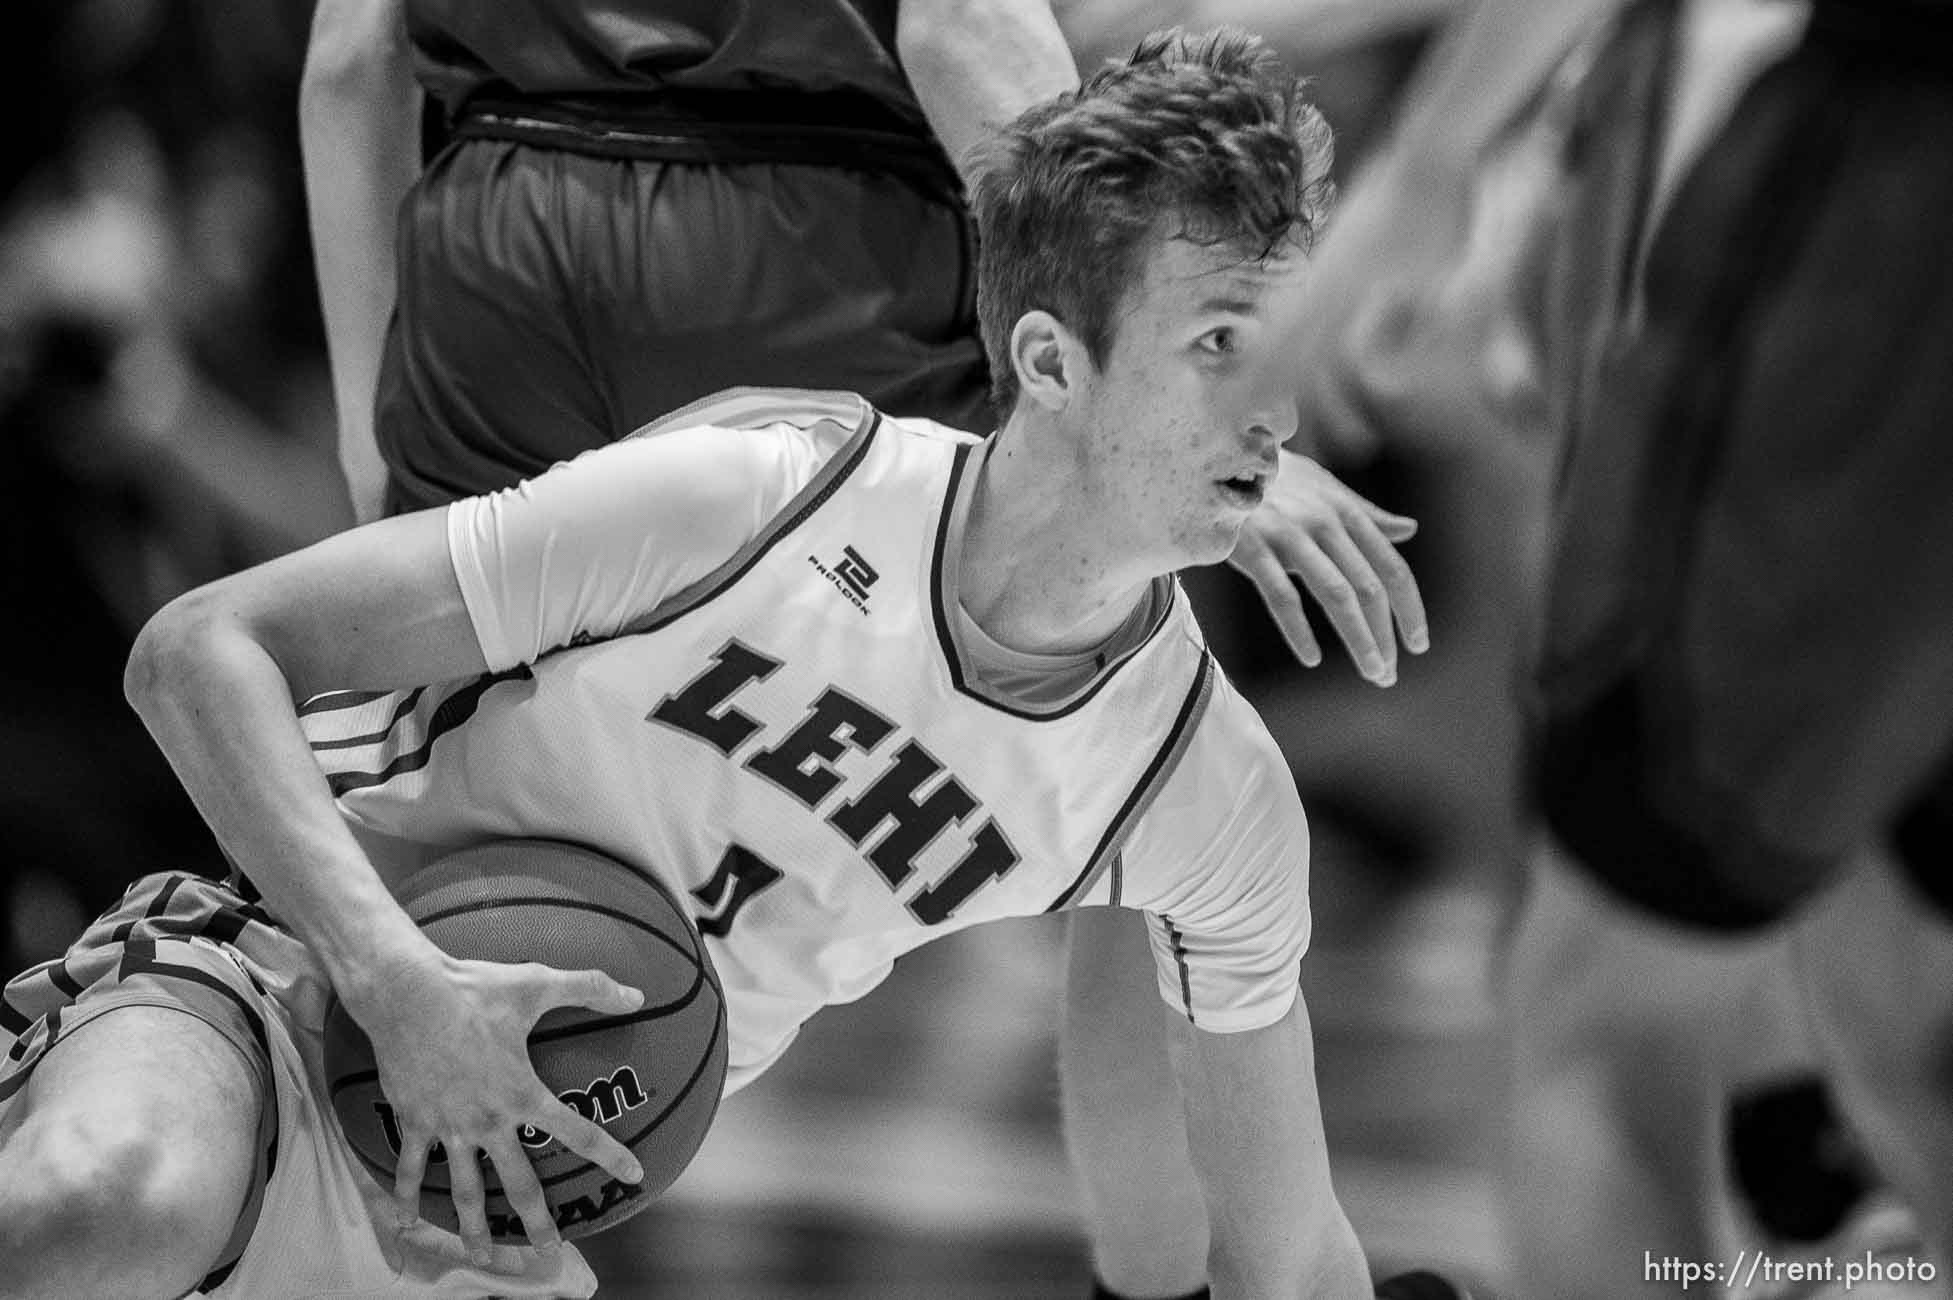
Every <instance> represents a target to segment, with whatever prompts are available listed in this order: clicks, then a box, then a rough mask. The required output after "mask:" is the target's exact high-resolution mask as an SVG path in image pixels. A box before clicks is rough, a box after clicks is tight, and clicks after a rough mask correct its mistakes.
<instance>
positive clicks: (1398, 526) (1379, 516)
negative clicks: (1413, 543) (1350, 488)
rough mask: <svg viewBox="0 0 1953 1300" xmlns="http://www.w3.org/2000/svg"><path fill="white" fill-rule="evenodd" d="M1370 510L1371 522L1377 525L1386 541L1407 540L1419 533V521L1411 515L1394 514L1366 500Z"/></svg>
mask: <svg viewBox="0 0 1953 1300" xmlns="http://www.w3.org/2000/svg"><path fill="white" fill-rule="evenodd" d="M1364 504H1365V505H1366V506H1368V507H1369V510H1370V522H1371V523H1374V524H1375V525H1376V526H1377V531H1378V532H1380V533H1382V534H1383V539H1384V540H1385V541H1386V542H1406V541H1409V540H1410V539H1411V538H1412V537H1415V536H1416V535H1417V521H1416V520H1415V519H1413V518H1411V517H1410V516H1409V515H1399V514H1392V513H1391V512H1390V511H1388V510H1385V509H1384V508H1383V507H1382V506H1379V505H1373V504H1371V503H1370V502H1367V501H1366V502H1364Z"/></svg>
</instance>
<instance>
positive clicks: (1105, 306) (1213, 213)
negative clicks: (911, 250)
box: [973, 28, 1334, 418]
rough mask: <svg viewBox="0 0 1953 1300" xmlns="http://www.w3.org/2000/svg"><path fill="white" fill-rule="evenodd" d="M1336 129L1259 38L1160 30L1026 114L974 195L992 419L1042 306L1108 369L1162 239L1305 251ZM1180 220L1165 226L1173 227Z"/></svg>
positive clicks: (994, 143) (988, 155)
mask: <svg viewBox="0 0 1953 1300" xmlns="http://www.w3.org/2000/svg"><path fill="white" fill-rule="evenodd" d="M1332 156H1333V146H1332V143H1331V134H1330V130H1329V125H1328V123H1326V122H1325V121H1323V118H1322V114H1320V113H1319V112H1317V111H1316V109H1315V108H1314V107H1313V106H1312V105H1311V104H1309V103H1308V102H1307V100H1306V99H1305V98H1304V83H1303V82H1302V81H1300V80H1299V79H1297V78H1296V77H1294V76H1292V75H1291V74H1290V73H1289V72H1288V70H1287V69H1286V67H1285V66H1284V65H1283V63H1282V60H1281V57H1280V56H1279V55H1277V54H1276V53H1275V52H1274V51H1273V50H1271V49H1270V48H1269V47H1268V46H1267V45H1266V44H1265V43H1264V42H1263V41H1262V40H1261V39H1260V38H1259V37H1257V36H1253V35H1251V34H1249V33H1246V32H1242V31H1237V30H1233V29H1229V28H1220V29H1217V30H1214V31H1211V32H1202V33H1188V32H1185V31H1182V30H1181V29H1179V28H1172V29H1169V30H1166V31H1160V32H1155V33H1153V34H1151V35H1149V36H1147V37H1146V38H1145V39H1144V40H1142V41H1140V42H1139V44H1138V46H1137V47H1136V48H1135V49H1134V50H1133V52H1132V54H1131V55H1130V56H1129V57H1128V58H1127V59H1126V60H1125V61H1124V62H1112V63H1108V64H1107V65H1106V66H1105V67H1104V68H1102V69H1100V70H1099V71H1098V72H1096V73H1094V74H1093V75H1092V76H1091V77H1090V78H1088V79H1087V80H1086V81H1085V83H1084V84H1083V85H1081V86H1080V87H1079V88H1078V89H1077V90H1075V91H1070V92H1067V93H1066V94H1063V95H1060V96H1058V97H1057V98H1055V99H1052V100H1048V101H1046V102H1045V103H1042V104H1039V105H1036V106H1034V107H1032V108H1030V109H1027V110H1026V111H1025V112H1024V113H1023V114H1022V115H1020V116H1019V117H1018V118H1017V120H1016V121H1014V122H1012V123H1011V124H1010V125H1008V126H1006V127H1005V128H1003V130H1002V131H1001V132H1000V133H999V134H998V135H997V136H996V137H995V138H994V139H993V140H991V141H990V142H989V144H988V145H987V146H986V149H985V151H984V153H983V155H982V157H981V158H980V162H979V166H980V172H979V175H980V179H979V180H978V182H977V185H976V190H975V193H974V195H973V206H974V208H975V210H976V220H977V232H978V239H979V241H980V243H979V253H978V258H977V317H978V321H979V323H980V324H981V327H982V330H983V346H984V351H985V352H986V353H987V354H988V356H989V359H990V371H991V398H992V401H993V402H994V404H995V406H996V409H997V413H998V416H999V418H1007V417H1008V416H1009V414H1010V411H1011V409H1012V408H1013V407H1014V406H1015V405H1016V402H1017V396H1018V382H1017V374H1016V371H1015V370H1014V368H1013V367H1012V366H1011V364H1010V335H1011V331H1012V330H1013V329H1014V328H1015V327H1016V325H1017V322H1018V320H1019V319H1021V318H1022V317H1023V315H1024V314H1025V313H1026V312H1029V311H1033V310H1039V309H1042V310H1044V311H1048V312H1050V313H1051V314H1052V315H1053V316H1055V317H1057V318H1058V319H1059V320H1061V321H1063V322H1064V323H1065V325H1066V326H1067V328H1069V329H1071V330H1072V331H1073V332H1074V333H1076V334H1077V335H1078V336H1079V338H1080V339H1081V340H1082V341H1083V342H1084V344H1085V348H1086V351H1087V353H1088V355H1090V357H1091V358H1092V362H1093V364H1094V365H1099V366H1103V365H1104V364H1105V359H1106V356H1107V353H1108V352H1109V350H1110V348H1111V345H1112V340H1113V334H1114V325H1115V321H1116V319H1117V315H1118V312H1119V309H1120V306H1121V304H1122V303H1123V301H1124V299H1125V297H1126V294H1127V293H1128V292H1129V291H1130V290H1131V289H1132V288H1133V287H1134V285H1135V284H1136V282H1137V280H1138V277H1139V275H1140V274H1141V259H1142V255H1143V252H1144V251H1145V250H1146V249H1147V248H1149V247H1151V241H1152V240H1153V239H1154V238H1155V237H1156V232H1157V237H1159V238H1184V239H1191V240H1194V241H1197V242H1199V243H1203V244H1210V245H1215V244H1220V245H1231V246H1237V247H1239V248H1240V249H1241V253H1242V259H1243V260H1244V261H1260V260H1264V259H1266V258H1267V257H1269V256H1270V255H1271V254H1273V253H1275V252H1277V251H1278V250H1279V249H1280V247H1281V246H1282V245H1283V244H1285V243H1289V242H1296V243H1299V244H1300V246H1301V247H1302V248H1303V249H1304V250H1306V249H1307V248H1308V247H1309V245H1310V244H1311V243H1312V242H1313V240H1314V238H1315V236H1316V234H1317V232H1318V231H1319V229H1320V227H1321V223H1322V221H1323V220H1324V218H1325V217H1326V215H1327V212H1328V208H1329V204H1330V202H1331V200H1332V198H1333V197H1334V186H1333V183H1332V182H1331V180H1330V179H1329V166H1330V161H1331V159H1332ZM1166 223H1171V224H1166Z"/></svg>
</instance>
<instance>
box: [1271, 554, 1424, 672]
mask: <svg viewBox="0 0 1953 1300" xmlns="http://www.w3.org/2000/svg"><path fill="white" fill-rule="evenodd" d="M1338 544H1339V545H1338ZM1332 545H1335V546H1336V549H1334V550H1332V549H1330V548H1331V546H1332ZM1289 560H1290V562H1289V568H1290V569H1291V570H1293V571H1294V573H1295V575H1296V576H1297V577H1299V578H1300V579H1301V580H1302V582H1303V585H1305V586H1307V587H1308V589H1309V594H1311V595H1312V596H1314V597H1315V598H1316V603H1317V604H1319V605H1321V606H1322V612H1323V613H1324V614H1325V615H1326V616H1328V619H1329V625H1330V626H1331V627H1333V628H1335V629H1336V635H1337V636H1338V637H1340V638H1341V639H1342V642H1343V645H1344V646H1345V647H1347V648H1348V650H1349V657H1350V659H1351V661H1352V662H1354V663H1355V664H1356V670H1357V671H1358V672H1360V673H1362V674H1363V676H1364V678H1365V679H1367V680H1369V681H1372V682H1375V683H1376V684H1377V685H1379V686H1388V685H1390V684H1391V683H1392V682H1393V681H1395V680H1396V675H1397V663H1396V656H1395V655H1394V654H1392V653H1390V652H1389V650H1388V649H1386V647H1389V646H1390V644H1391V643H1390V639H1389V638H1390V615H1389V612H1388V610H1387V609H1386V610H1384V611H1383V612H1382V613H1381V615H1380V616H1373V615H1372V613H1371V611H1370V608H1369V606H1370V605H1373V604H1375V603H1376V602H1377V601H1378V600H1380V599H1382V594H1383V585H1382V583H1380V582H1378V581H1377V577H1376V574H1375V573H1374V572H1372V571H1371V569H1370V566H1369V564H1368V563H1367V562H1365V561H1364V560H1363V557H1362V555H1361V554H1360V553H1358V552H1357V550H1356V548H1355V546H1354V545H1352V544H1351V543H1350V541H1349V538H1348V537H1347V536H1345V535H1343V534H1342V532H1341V531H1340V530H1337V529H1329V530H1327V531H1326V532H1325V533H1324V534H1323V536H1322V538H1320V539H1318V540H1312V541H1311V542H1310V543H1309V544H1307V545H1304V546H1298V547H1296V549H1295V552H1294V554H1293V555H1291V556H1290V557H1289ZM1379 627H1381V629H1382V635H1381V639H1380V638H1379V634H1378V628H1379Z"/></svg>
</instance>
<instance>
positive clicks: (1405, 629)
mask: <svg viewBox="0 0 1953 1300" xmlns="http://www.w3.org/2000/svg"><path fill="white" fill-rule="evenodd" d="M1349 533H1350V538H1351V540H1353V541H1354V542H1355V543H1356V548H1357V549H1358V550H1360V551H1361V552H1363V556H1364V558H1365V559H1367V560H1368V561H1369V562H1370V567H1371V568H1372V569H1373V570H1374V571H1375V572H1376V575H1377V579H1378V581H1380V582H1382V583H1383V589H1384V592H1385V593H1386V594H1387V595H1388V597H1389V600H1390V612H1391V614H1392V616H1394V617H1395V618H1396V620H1397V628H1398V631H1400V632H1401V633H1403V637H1404V646H1405V648H1406V649H1408V650H1409V651H1410V652H1411V653H1412V654H1420V655H1421V654H1423V653H1424V652H1425V651H1426V650H1429V649H1430V648H1431V625H1430V621H1429V619H1427V618H1426V616H1425V613H1424V593H1423V592H1422V591H1420V590H1419V589H1418V586H1417V575H1416V574H1415V573H1413V572H1411V566H1410V564H1409V563H1408V562H1407V561H1406V560H1405V559H1404V557H1403V556H1401V555H1399V554H1398V553H1397V548H1396V547H1395V546H1393V545H1392V544H1391V543H1392V542H1395V541H1399V540H1402V539H1400V538H1394V537H1391V536H1390V535H1389V534H1388V533H1386V532H1385V531H1384V530H1383V528H1382V527H1381V526H1380V525H1378V524H1376V523H1374V522H1373V521H1372V520H1371V519H1370V518H1369V517H1367V516H1365V515H1361V514H1359V515H1356V516H1354V517H1352V518H1351V519H1350V521H1349ZM1385 635H1388V633H1387V632H1386V634H1385Z"/></svg>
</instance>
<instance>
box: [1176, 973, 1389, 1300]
mask: <svg viewBox="0 0 1953 1300" xmlns="http://www.w3.org/2000/svg"><path fill="white" fill-rule="evenodd" d="M1169 1023H1170V1024H1173V1023H1174V1022H1171V1021H1169ZM1171 1035H1172V1039H1173V1044H1174V1052H1173V1055H1174V1060H1175V1064H1176V1066H1177V1067H1178V1069H1179V1073H1180V1080H1181V1087H1182V1090H1183V1091H1184V1092H1185V1093H1186V1099H1187V1136H1188V1142H1189V1146H1190V1148H1191V1151H1192V1154H1193V1159H1194V1166H1195V1168H1196V1169H1197V1170H1198V1171H1199V1173H1200V1178H1201V1184H1202V1186H1203V1187H1204V1188H1205V1189H1206V1193H1207V1204H1208V1217H1209V1221H1210V1223H1211V1234H1212V1245H1211V1248H1210V1251H1209V1256H1208V1276H1209V1278H1210V1279H1211V1285H1212V1287H1213V1292H1214V1295H1215V1297H1216V1300H1239V1298H1243V1297H1255V1298H1259V1297H1268V1298H1269V1300H1292V1298H1293V1297H1295V1296H1298V1295H1299V1296H1303V1297H1305V1298H1306V1300H1357V1298H1359V1297H1367V1296H1368V1295H1369V1294H1370V1280H1369V1278H1370V1275H1369V1268H1368V1266H1367V1265H1366V1264H1365V1262H1364V1259H1363V1250H1362V1247H1361V1246H1359V1245H1358V1244H1357V1240H1356V1234H1355V1232H1354V1231H1352V1230H1351V1228H1350V1226H1349V1220H1348V1219H1347V1218H1346V1217H1345V1216H1344V1214H1343V1208H1342V1206H1341V1204H1340V1203H1339V1202H1338V1201H1337V1200H1336V1194H1335V1191H1334V1189H1333V1188H1332V1187H1331V1185H1330V1181H1329V1156H1328V1149H1327V1145H1326V1143H1325V1141H1324V1139H1323V1133H1322V1114H1321V1110H1320V1107H1319V1105H1318V1102H1317V1097H1316V1084H1315V1057H1314V1052H1313V1050H1312V1048H1311V1046H1310V1042H1309V1022H1308V1016H1307V1013H1306V1011H1305V1010H1304V1008H1303V1006H1302V1003H1301V1002H1300V1000H1298V1001H1297V1002H1296V1004H1295V1008H1294V1009H1293V1010H1292V1011H1290V1013H1289V1014H1288V1016H1287V1017H1285V1018H1284V1019H1283V1020H1281V1021H1280V1022H1278V1023H1277V1024H1274V1025H1272V1026H1270V1027H1268V1028H1266V1029H1259V1030H1252V1031H1249V1032H1247V1033H1240V1034H1215V1033H1207V1032H1205V1031H1202V1030H1197V1029H1193V1028H1191V1027H1190V1026H1187V1025H1186V1024H1185V1022H1184V1021H1181V1022H1179V1023H1177V1024H1174V1027H1173V1029H1172V1030H1171Z"/></svg>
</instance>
